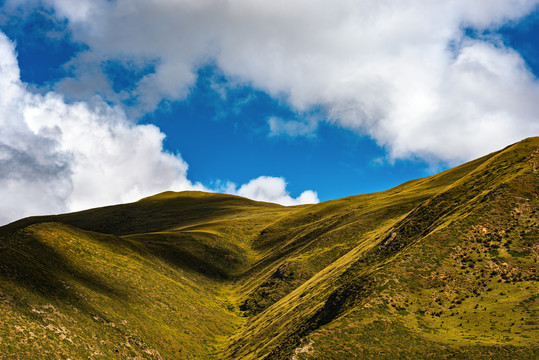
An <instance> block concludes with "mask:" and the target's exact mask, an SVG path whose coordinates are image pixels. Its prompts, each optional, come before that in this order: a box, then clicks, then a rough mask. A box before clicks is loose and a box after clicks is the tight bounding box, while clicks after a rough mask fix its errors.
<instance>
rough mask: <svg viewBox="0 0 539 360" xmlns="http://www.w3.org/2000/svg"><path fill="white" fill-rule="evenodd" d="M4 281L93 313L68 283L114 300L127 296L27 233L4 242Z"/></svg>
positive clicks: (0, 249) (0, 247)
mask: <svg viewBox="0 0 539 360" xmlns="http://www.w3.org/2000/svg"><path fill="white" fill-rule="evenodd" d="M0 278H2V280H4V281H6V282H12V283H15V284H16V285H18V286H20V287H22V288H25V289H28V290H30V291H31V292H34V293H36V294H38V295H41V296H43V297H45V298H48V299H50V300H52V301H54V300H57V301H62V302H67V303H70V304H72V305H75V306H77V307H79V308H81V309H83V310H85V311H87V312H89V313H93V312H94V310H93V309H92V307H91V304H88V303H87V301H85V300H84V299H82V297H81V296H80V295H79V294H78V293H77V292H76V291H74V290H73V289H71V288H70V287H68V286H67V284H65V283H64V281H65V280H66V279H73V281H74V282H77V283H80V284H82V285H83V286H86V287H88V288H90V289H92V290H93V291H96V292H98V293H101V294H104V295H106V296H109V297H114V298H124V297H126V294H125V293H124V292H122V291H121V290H120V289H117V288H114V287H112V286H111V285H110V284H108V283H106V282H105V281H103V280H102V279H99V278H98V277H97V276H92V274H91V273H86V272H82V271H80V270H78V269H76V268H75V267H74V266H73V265H72V264H71V263H70V261H69V260H67V259H66V258H65V257H64V256H63V255H61V254H59V253H58V252H57V251H55V250H54V249H53V248H52V247H50V246H48V245H47V244H44V243H43V242H41V241H40V240H39V239H38V238H37V237H36V236H35V235H34V234H33V233H32V231H29V230H27V229H23V230H18V231H16V232H14V233H12V234H9V235H7V236H4V237H2V238H0Z"/></svg>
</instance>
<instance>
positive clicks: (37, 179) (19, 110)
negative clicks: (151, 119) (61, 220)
mask: <svg viewBox="0 0 539 360" xmlns="http://www.w3.org/2000/svg"><path fill="white" fill-rule="evenodd" d="M0 93H1V94H2V96H1V97H0V198H1V199H2V207H1V209H0V223H6V222H8V221H11V220H15V219H17V218H20V217H23V216H28V215H36V214H43V213H51V212H52V213H53V212H63V211H68V210H80V209H84V208H89V207H94V206H99V205H106V204H113V203H119V202H127V201H134V200H138V199H139V198H141V197H143V196H146V195H151V194H155V193H157V192H160V191H165V190H186V189H200V190H203V189H204V187H203V186H202V185H200V184H193V183H191V182H190V181H189V180H187V177H186V173H187V164H186V163H185V162H184V161H183V160H182V159H181V157H180V156H179V155H173V154H170V153H167V152H165V151H164V150H163V147H162V140H163V137H164V135H163V134H162V133H161V132H160V131H159V129H158V128H156V127H155V126H152V125H133V124H132V123H130V122H128V121H127V119H126V118H125V114H124V112H123V111H122V110H121V109H119V108H114V107H110V106H108V105H106V104H105V103H104V102H103V101H101V100H100V99H94V101H93V103H87V102H78V103H74V104H66V103H65V101H64V100H63V98H62V97H61V96H60V95H58V94H56V93H53V92H50V93H48V94H46V95H44V96H43V95H39V94H33V93H31V92H29V91H28V90H26V88H25V85H24V84H23V83H21V82H20V80H19V68H18V64H17V61H16V58H15V54H14V48H13V44H12V43H11V42H10V41H9V39H7V37H6V36H5V35H4V34H1V33H0Z"/></svg>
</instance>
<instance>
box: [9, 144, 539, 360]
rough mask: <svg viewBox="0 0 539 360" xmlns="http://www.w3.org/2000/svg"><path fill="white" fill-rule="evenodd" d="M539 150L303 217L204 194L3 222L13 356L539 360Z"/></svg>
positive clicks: (517, 149)
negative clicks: (516, 359) (538, 295)
mask: <svg viewBox="0 0 539 360" xmlns="http://www.w3.org/2000/svg"><path fill="white" fill-rule="evenodd" d="M538 205H539V138H530V139H527V140H524V141H522V142H520V143H517V144H515V145H513V146H510V147H508V148H506V149H504V150H501V151H498V152H496V153H493V154H490V155H488V156H485V157H483V158H480V159H477V160H475V161H472V162H469V163H467V164H464V165H461V166H459V167H456V168H453V169H450V170H448V171H445V172H443V173H440V174H437V175H435V176H432V177H428V178H423V179H418V180H414V181H411V182H408V183H405V184H402V185H400V186H398V187H396V188H393V189H391V190H387V191H384V192H379V193H374V194H367V195H360V196H352V197H348V198H343V199H338V200H333V201H328V202H324V203H321V204H316V205H310V206H299V207H283V206H279V205H274V204H268V203H260V202H254V201H251V200H247V199H243V198H239V197H235V196H229V195H222V194H207V193H201V192H183V193H171V192H168V193H163V194H159V195H156V196H153V197H150V198H146V199H142V200H140V201H138V202H136V203H131V204H125V205H118V206H111V207H105V208H99V209H93V210H88V211H83V212H78V213H72V214H65V215H58V216H45V217H33V218H27V219H23V220H20V221H18V222H15V223H12V224H10V225H7V226H5V227H2V228H0V309H1V311H0V321H1V322H2V324H4V326H3V327H2V328H1V329H0V359H2V358H5V359H12V358H18V359H33V358H51V359H57V358H65V359H67V358H71V359H75V358H93V359H99V358H102V359H108V358H132V359H136V358H139V359H140V358H144V359H146V358H147V359H160V358H164V359H210V358H218V359H350V358H377V359H379V358H388V359H393V358H413V359H416V358H445V357H453V358H469V359H478V358H484V359H491V358H519V359H526V358H529V359H535V358H537V357H538V356H539V342H538V341H537V339H539V329H538V324H537V322H536V321H537V320H536V319H537V318H538V316H537V315H538V314H537V309H538V308H539V306H538V300H537V294H538V293H539V288H538V286H537V270H538V265H537V258H538V250H539V241H538V240H539V225H538V221H539V220H538V217H537V211H538V208H539V206H538Z"/></svg>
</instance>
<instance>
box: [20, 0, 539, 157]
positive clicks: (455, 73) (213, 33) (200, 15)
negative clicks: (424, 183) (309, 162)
mask: <svg viewBox="0 0 539 360" xmlns="http://www.w3.org/2000/svg"><path fill="white" fill-rule="evenodd" d="M13 1H15V0H12V2H13ZM33 1H34V0H27V2H29V3H30V4H32V3H33ZM16 2H17V3H19V4H20V3H24V1H23V0H16ZM45 2H47V3H49V4H50V5H51V6H54V8H55V9H56V13H57V14H58V15H59V16H65V17H67V18H68V19H69V21H70V23H69V24H70V27H71V29H72V31H73V32H74V36H75V37H76V38H77V39H79V40H80V41H83V42H85V43H87V44H88V45H89V46H90V51H91V52H92V53H93V54H97V55H96V58H99V59H102V58H112V59H117V60H122V59H124V60H126V61H127V60H132V59H133V58H136V59H139V60H140V59H143V60H144V59H147V60H152V61H157V65H156V68H155V69H156V72H155V73H153V74H149V75H147V76H145V77H144V78H143V79H142V80H141V81H140V82H139V83H138V86H137V87H136V88H135V89H134V90H133V91H132V92H131V93H130V96H134V97H136V98H137V99H138V107H139V109H141V110H142V111H151V110H153V109H155V107H156V106H157V105H158V104H159V102H160V101H161V100H162V99H169V100H179V99H183V98H184V97H185V96H186V95H187V94H188V92H189V88H190V87H191V86H192V85H193V84H194V81H195V79H196V75H195V74H196V73H195V71H196V68H197V67H198V66H200V64H201V63H204V62H207V61H212V62H214V63H216V64H217V65H218V66H219V67H220V68H221V70H222V71H223V72H224V74H225V75H226V76H228V77H229V78H232V79H234V81H243V82H246V83H249V84H251V85H253V86H254V87H256V88H258V89H262V90H264V91H266V92H268V93H269V94H271V95H272V96H275V97H278V98H285V99H287V101H288V102H289V104H290V105H291V106H292V107H293V108H294V109H295V110H297V111H299V112H302V111H309V110H311V109H313V108H316V109H320V108H321V109H323V110H325V111H326V112H327V115H328V121H330V122H332V123H335V124H338V125H340V126H344V127H347V128H351V129H355V130H357V131H358V132H360V133H364V134H368V135H370V136H371V137H373V138H374V139H375V140H376V141H377V142H378V143H379V144H380V145H383V146H385V147H386V148H387V149H388V152H389V156H390V157H391V158H406V157H423V158H426V159H434V160H445V161H450V162H452V161H457V162H458V161H462V160H466V159H470V158H473V157H476V156H479V155H481V154H484V153H486V152H489V151H492V150H495V149H497V148H499V147H501V146H504V145H507V144H508V143H511V142H514V141H518V140H520V139H522V138H524V137H527V136H532V135H537V134H539V120H538V118H537V117H534V116H532V114H537V113H539V103H538V102H537V101H536V100H535V99H536V98H537V94H538V92H539V90H538V89H539V84H538V81H537V78H536V77H535V76H534V75H533V74H532V73H530V71H529V70H528V69H527V68H526V67H525V66H524V64H523V60H522V58H521V57H520V55H519V54H517V53H516V52H514V51H513V50H511V49H508V48H506V47H504V46H503V45H501V44H496V45H493V41H492V39H488V40H487V39H485V40H477V39H476V40H470V39H467V38H466V36H465V34H464V31H463V29H464V28H465V27H474V28H476V29H486V28H496V27H498V26H501V25H502V24H505V23H508V22H511V21H516V20H518V19H519V18H521V17H522V16H525V15H526V14H528V13H530V12H531V11H532V10H533V9H535V8H536V5H537V3H538V1H537V0H475V1H473V2H470V1H469V0H439V1H430V0H410V1H398V0H382V1H380V0H364V1H350V0H335V1H331V2H327V1H325V0H296V1H293V2H290V1H285V0H275V1H262V0H260V1H253V0H230V1H211V0H181V1H170V0H156V1H151V2H148V1H145V0H116V1H106V0H91V1H90V0H81V1H78V2H77V6H74V5H73V3H72V2H71V1H65V0H48V1H45ZM73 64H78V65H77V66H80V67H81V69H92V65H91V64H89V63H88V61H87V58H82V57H81V58H78V59H75V60H74V62H73ZM94 68H95V66H94ZM96 79H97V77H96ZM83 80H84V79H83ZM84 81H86V80H84ZM74 86H75V84H74V83H73V82H72V81H67V80H66V81H65V82H63V83H62V84H60V87H59V89H64V90H66V89H69V88H70V87H74ZM99 86H102V87H103V85H102V84H101V85H99ZM66 91H67V90H66ZM274 125H276V127H277V128H279V133H283V134H286V133H294V134H298V133H302V132H304V133H307V132H306V131H305V130H304V129H302V127H301V124H299V123H298V124H289V125H288V128H287V127H286V126H284V123H279V122H278V121H277V122H276V123H275V124H274ZM277 125H279V126H277ZM280 125H283V126H280ZM293 125H297V126H293ZM290 127H294V129H289V128H290ZM287 129H288V130H287ZM281 130H282V131H281Z"/></svg>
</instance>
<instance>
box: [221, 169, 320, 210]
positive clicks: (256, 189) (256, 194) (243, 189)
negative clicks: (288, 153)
mask: <svg viewBox="0 0 539 360" xmlns="http://www.w3.org/2000/svg"><path fill="white" fill-rule="evenodd" d="M226 192H227V193H229V194H235V195H239V196H243V197H247V198H249V199H253V200H258V201H267V202H272V203H278V204H281V205H287V206H290V205H302V204H314V203H318V202H319V200H318V194H317V193H316V192H315V191H312V190H307V191H304V192H302V193H301V194H300V195H299V196H298V197H297V198H293V197H291V196H290V194H289V193H288V191H287V190H286V181H285V179H283V178H281V177H272V176H260V177H258V178H256V179H253V180H251V181H249V182H248V183H247V184H244V185H242V186H240V187H239V188H237V186H236V185H235V184H232V183H229V184H228V185H227V187H226Z"/></svg>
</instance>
